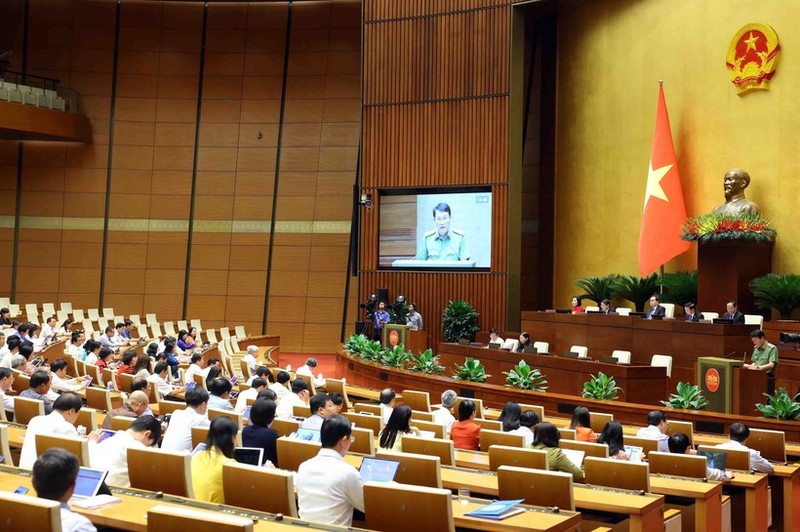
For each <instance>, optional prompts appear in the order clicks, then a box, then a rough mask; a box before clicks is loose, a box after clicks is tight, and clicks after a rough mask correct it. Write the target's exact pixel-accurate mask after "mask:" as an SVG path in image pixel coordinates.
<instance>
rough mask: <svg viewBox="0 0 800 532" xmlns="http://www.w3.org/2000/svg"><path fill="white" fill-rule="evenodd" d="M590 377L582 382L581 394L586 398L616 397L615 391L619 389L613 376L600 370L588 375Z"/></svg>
mask: <svg viewBox="0 0 800 532" xmlns="http://www.w3.org/2000/svg"><path fill="white" fill-rule="evenodd" d="M589 377H590V379H589V380H588V381H586V382H585V383H583V393H582V394H581V395H583V396H584V397H586V398H587V399H616V398H617V391H618V390H621V389H622V388H620V387H619V386H617V381H616V380H614V377H609V376H608V375H606V374H605V373H603V372H602V371H601V372H599V373H598V374H597V376H596V377H595V376H594V375H589Z"/></svg>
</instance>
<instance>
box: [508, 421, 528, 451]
mask: <svg viewBox="0 0 800 532" xmlns="http://www.w3.org/2000/svg"><path fill="white" fill-rule="evenodd" d="M508 433H509V434H522V437H523V438H525V440H524V441H525V447H530V446H531V445H533V431H532V430H531V429H530V427H522V426H520V428H518V429H514V430H509V431H508Z"/></svg>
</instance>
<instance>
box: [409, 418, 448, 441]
mask: <svg viewBox="0 0 800 532" xmlns="http://www.w3.org/2000/svg"><path fill="white" fill-rule="evenodd" d="M411 426H412V427H417V428H418V429H419V430H425V431H428V432H433V434H434V436H435V437H436V438H442V439H444V436H445V434H444V427H443V426H442V425H440V424H438V423H433V422H431V421H422V420H419V419H417V418H416V416H414V415H412V416H411Z"/></svg>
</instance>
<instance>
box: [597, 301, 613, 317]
mask: <svg viewBox="0 0 800 532" xmlns="http://www.w3.org/2000/svg"><path fill="white" fill-rule="evenodd" d="M612 312H614V309H613V308H611V301H609V300H608V299H604V300H602V301H601V302H600V314H611V313H612Z"/></svg>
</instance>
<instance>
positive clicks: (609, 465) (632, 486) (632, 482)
mask: <svg viewBox="0 0 800 532" xmlns="http://www.w3.org/2000/svg"><path fill="white" fill-rule="evenodd" d="M583 474H584V479H585V480H586V483H587V484H594V485H595V486H607V487H609V488H620V489H625V490H634V491H644V492H645V493H649V492H650V470H649V469H648V467H647V463H646V462H624V461H620V460H614V459H613V458H594V457H591V456H590V457H586V458H585V459H584V460H583Z"/></svg>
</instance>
